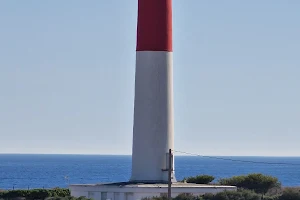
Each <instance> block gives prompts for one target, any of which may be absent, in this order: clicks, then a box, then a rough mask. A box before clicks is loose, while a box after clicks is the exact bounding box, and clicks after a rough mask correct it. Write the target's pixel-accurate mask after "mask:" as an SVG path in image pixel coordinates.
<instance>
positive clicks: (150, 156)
mask: <svg viewBox="0 0 300 200" xmlns="http://www.w3.org/2000/svg"><path fill="white" fill-rule="evenodd" d="M172 68H173V58H172V0H139V1H138V23H137V46H136V74H135V100H134V125H133V147H132V176H131V179H130V181H133V182H143V183H148V182H149V183H151V182H160V183H162V182H167V181H168V172H167V171H165V170H164V169H167V168H168V151H169V149H173V147H174V122H173V69H172ZM173 163H174V160H173ZM173 168H174V164H173ZM172 177H173V179H172V180H173V181H174V182H175V181H176V179H175V176H174V172H173V173H172Z"/></svg>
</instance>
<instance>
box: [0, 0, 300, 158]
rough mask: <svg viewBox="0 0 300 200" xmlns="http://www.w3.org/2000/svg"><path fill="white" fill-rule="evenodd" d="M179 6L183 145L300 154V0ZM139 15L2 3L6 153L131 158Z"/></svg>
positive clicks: (106, 1) (119, 2) (131, 5)
mask: <svg viewBox="0 0 300 200" xmlns="http://www.w3.org/2000/svg"><path fill="white" fill-rule="evenodd" d="M173 8H174V10H173V26H174V33H173V34H174V37H173V39H174V40H173V43H174V103H175V149H176V150H180V151H187V152H192V153H199V154H203V155H272V156H300V145H299V141H300V121H299V120H300V92H299V89H300V54H299V52H300V12H299V10H300V1H298V0H286V1H280V0H273V1H271V0H266V1H261V0H253V1H238V0H231V1H200V0H188V1H185V0H174V1H173ZM136 15H137V0H89V1H80V0H65V1H60V0H53V1H33V0H27V1H11V0H6V1H0V153H76V154H77V153H80V154H131V145H132V124H133V100H134V72H135V37H136Z"/></svg>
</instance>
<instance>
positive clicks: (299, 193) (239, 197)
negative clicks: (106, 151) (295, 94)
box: [0, 174, 300, 200]
mask: <svg viewBox="0 0 300 200" xmlns="http://www.w3.org/2000/svg"><path fill="white" fill-rule="evenodd" d="M184 180H185V181H186V182H189V183H198V184H209V183H211V182H212V181H213V180H214V177H213V176H209V175H198V176H195V177H188V178H185V179H184ZM217 184H222V185H235V186H237V188H238V189H237V191H224V192H220V193H217V194H204V195H201V196H194V195H193V194H189V193H184V194H180V195H178V196H177V197H175V198H173V200H300V188H282V187H281V184H280V183H279V181H278V179H277V178H275V177H272V176H267V175H263V174H249V175H243V176H234V177H231V178H223V179H220V180H218V181H217ZM0 200H89V199H87V198H85V197H79V198H75V197H72V196H71V194H70V191H69V189H61V188H54V189H49V190H47V189H34V190H9V191H1V190H0ZM144 200H168V199H167V198H166V197H165V196H164V197H153V198H145V199H144Z"/></svg>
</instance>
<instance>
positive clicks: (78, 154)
mask: <svg viewBox="0 0 300 200" xmlns="http://www.w3.org/2000/svg"><path fill="white" fill-rule="evenodd" d="M0 155H70V156H72V155H73V156H132V154H91V153H0ZM175 156H181V157H201V158H206V157H207V156H208V157H273V158H280V157H281V158H299V157H300V155H298V156H291V155H203V156H201V155H186V154H177V155H176V154H175Z"/></svg>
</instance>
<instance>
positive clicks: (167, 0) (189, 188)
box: [69, 0, 236, 200]
mask: <svg viewBox="0 0 300 200" xmlns="http://www.w3.org/2000/svg"><path fill="white" fill-rule="evenodd" d="M172 51H173V49H172V0H138V22H137V46H136V73H135V98H134V123H133V145H132V173H131V177H130V180H129V181H128V182H118V183H99V184H72V185H70V186H69V187H70V190H71V195H72V196H75V197H80V196H85V197H88V198H92V199H94V200H141V199H142V198H144V197H157V196H162V195H166V196H167V191H168V184H166V183H167V182H168V178H169V177H168V175H169V174H168V169H170V168H172V169H174V159H173V160H172V161H171V162H170V165H172V166H169V162H168V161H170V160H169V158H170V157H169V156H170V155H169V149H171V150H172V149H173V148H174V122H173V115H174V114H173V60H172V59H173V58H172ZM171 182H172V185H171V188H172V191H171V195H172V197H176V196H177V195H179V194H181V193H191V194H194V195H200V194H204V193H217V192H221V191H224V190H236V187H234V186H220V185H199V184H189V183H182V182H176V179H175V175H174V170H173V171H172V172H171Z"/></svg>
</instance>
